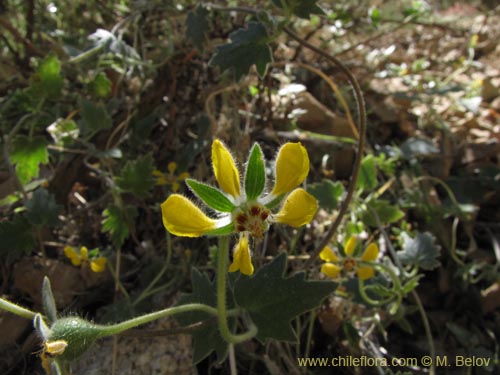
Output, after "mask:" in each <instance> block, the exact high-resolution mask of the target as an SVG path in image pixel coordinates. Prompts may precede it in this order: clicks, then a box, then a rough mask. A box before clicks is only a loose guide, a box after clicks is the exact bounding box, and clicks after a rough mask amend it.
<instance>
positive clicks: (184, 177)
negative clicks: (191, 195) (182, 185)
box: [177, 172, 189, 181]
mask: <svg viewBox="0 0 500 375" xmlns="http://www.w3.org/2000/svg"><path fill="white" fill-rule="evenodd" d="M188 177H189V173H188V172H182V173H181V174H180V175H179V177H177V179H178V180H179V181H184V180H185V179H186V178H188Z"/></svg>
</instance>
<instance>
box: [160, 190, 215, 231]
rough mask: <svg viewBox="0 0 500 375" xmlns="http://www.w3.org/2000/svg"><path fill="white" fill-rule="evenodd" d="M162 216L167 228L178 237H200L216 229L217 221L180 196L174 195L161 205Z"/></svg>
mask: <svg viewBox="0 0 500 375" xmlns="http://www.w3.org/2000/svg"><path fill="white" fill-rule="evenodd" d="M161 215H162V219H163V225H164V226H165V228H166V229H167V230H168V231H169V232H170V233H172V234H175V235H176V236H183V237H199V236H202V235H203V234H205V233H206V232H208V231H211V230H212V229H215V224H216V221H215V220H213V219H210V218H209V217H207V216H206V215H205V214H204V213H203V212H202V211H201V210H200V209H199V208H198V207H196V206H195V204H194V203H193V202H191V201H190V200H189V199H187V198H186V197H184V196H182V195H179V194H172V195H171V196H170V197H168V199H167V200H166V201H165V202H163V203H162V204H161Z"/></svg>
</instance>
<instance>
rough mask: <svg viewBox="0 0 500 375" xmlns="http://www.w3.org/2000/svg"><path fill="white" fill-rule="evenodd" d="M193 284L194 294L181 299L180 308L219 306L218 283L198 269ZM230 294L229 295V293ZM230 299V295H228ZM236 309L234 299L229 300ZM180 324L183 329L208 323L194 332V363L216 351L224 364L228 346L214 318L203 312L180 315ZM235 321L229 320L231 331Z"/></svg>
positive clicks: (229, 304)
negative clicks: (200, 323)
mask: <svg viewBox="0 0 500 375" xmlns="http://www.w3.org/2000/svg"><path fill="white" fill-rule="evenodd" d="M191 282H192V283H193V292H192V293H191V294H184V295H182V296H181V298H180V299H179V303H178V304H177V305H178V306H180V305H185V304H188V303H202V304H205V305H209V306H213V307H216V306H217V291H216V283H215V280H214V281H210V280H209V278H208V277H207V276H206V275H205V274H202V273H200V272H199V271H198V270H197V269H194V268H193V270H192V271H191ZM228 294H229V293H228ZM228 297H230V295H228ZM232 307H234V304H233V303H232V298H228V308H232ZM175 318H176V319H177V321H178V322H179V324H180V325H181V326H183V327H185V326H189V325H191V324H194V323H198V322H206V321H207V320H212V322H210V321H209V322H207V323H208V324H205V325H203V326H202V327H201V328H199V329H197V330H195V331H193V333H192V337H193V363H194V364H197V363H199V362H201V361H202V360H203V359H204V358H206V357H208V356H209V355H210V353H212V352H213V351H215V352H216V353H217V358H218V360H219V362H222V361H223V360H224V359H225V358H226V356H227V349H228V344H227V343H226V341H224V339H223V338H222V337H221V335H220V333H219V326H218V325H217V320H216V319H215V317H214V316H212V315H209V314H207V313H205V312H201V311H193V312H189V313H185V314H178V315H176V316H175ZM234 323H235V322H234V319H230V320H229V325H230V327H231V329H233V327H234Z"/></svg>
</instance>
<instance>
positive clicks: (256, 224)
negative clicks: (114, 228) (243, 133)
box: [161, 139, 318, 275]
mask: <svg viewBox="0 0 500 375" xmlns="http://www.w3.org/2000/svg"><path fill="white" fill-rule="evenodd" d="M264 163H265V161H264V157H263V153H262V150H261V149H260V146H259V145H258V144H257V143H256V144H254V146H253V147H252V149H251V151H250V155H249V157H248V162H247V163H246V170H245V174H244V182H243V184H242V183H241V182H240V173H239V171H238V168H237V167H236V163H235V161H234V159H233V156H232V155H231V153H230V152H229V150H228V149H227V148H226V146H225V145H224V144H223V143H222V142H221V141H220V140H218V139H216V140H215V141H214V142H213V143H212V165H213V171H214V175H215V178H216V180H217V182H218V184H219V186H220V188H221V190H218V189H216V188H214V187H211V186H209V185H205V184H203V183H200V182H198V181H195V180H192V179H187V180H186V182H187V185H188V186H189V187H190V189H191V190H192V191H193V193H194V194H195V195H197V196H198V197H199V198H200V199H201V200H202V201H203V202H204V203H205V204H207V205H208V206H209V207H211V208H212V209H213V210H214V211H216V212H217V213H219V216H218V217H217V218H215V219H213V218H210V217H208V216H206V215H205V214H204V213H203V212H202V211H201V210H200V209H199V208H198V207H197V206H196V205H195V204H194V203H192V202H191V201H190V200H189V199H187V198H186V197H184V196H182V195H179V194H173V195H171V196H170V197H168V199H167V200H166V201H165V202H163V203H162V205H161V210H162V219H163V225H164V226H165V228H166V229H167V230H168V231H169V232H170V233H172V234H175V235H177V236H184V237H199V236H202V235H226V234H230V233H238V234H239V241H238V243H237V244H236V246H235V247H234V250H233V262H232V264H231V265H230V267H229V272H236V271H240V272H241V273H242V274H244V275H252V274H253V272H254V267H253V265H252V260H251V254H250V247H249V243H248V242H249V237H250V236H252V237H255V238H257V239H262V238H263V236H264V233H265V232H266V231H267V230H268V229H269V226H270V224H272V223H282V224H288V225H290V226H292V227H300V226H302V225H305V224H308V223H310V222H311V220H312V219H313V217H314V215H315V214H316V211H317V209H318V203H317V201H316V199H315V198H314V197H313V196H312V195H310V194H309V193H307V192H306V191H305V190H304V189H302V188H297V186H299V185H300V184H301V183H302V182H303V181H304V180H305V178H306V177H307V175H308V173H309V156H308V155H307V150H306V149H305V148H304V146H302V144H300V143H286V144H285V145H283V146H282V147H281V148H280V150H279V151H278V155H277V157H276V163H275V173H274V175H275V183H274V187H273V189H272V190H271V192H270V193H268V194H266V193H265V185H266V172H265V164H264ZM280 203H282V205H281V209H280V210H279V211H278V212H277V213H276V214H273V212H272V209H273V208H274V207H276V206H277V205H279V204H280Z"/></svg>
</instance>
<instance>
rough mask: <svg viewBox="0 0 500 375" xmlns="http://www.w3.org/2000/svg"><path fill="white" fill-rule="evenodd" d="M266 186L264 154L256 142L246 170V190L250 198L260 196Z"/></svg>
mask: <svg viewBox="0 0 500 375" xmlns="http://www.w3.org/2000/svg"><path fill="white" fill-rule="evenodd" d="M265 187H266V168H265V166H264V155H263V154H262V150H261V148H260V146H259V145H258V144H257V143H255V144H254V145H253V147H252V150H251V151H250V156H249V158H248V164H247V169H246V172H245V192H246V194H247V198H248V200H252V199H256V198H257V197H259V196H260V195H261V194H262V192H263V191H264V188H265Z"/></svg>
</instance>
